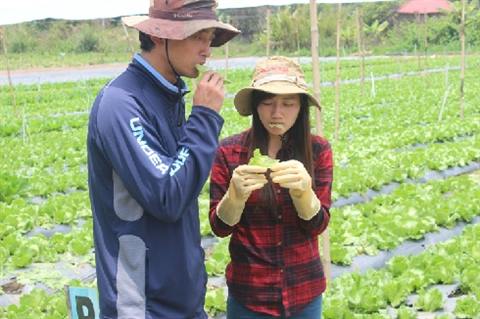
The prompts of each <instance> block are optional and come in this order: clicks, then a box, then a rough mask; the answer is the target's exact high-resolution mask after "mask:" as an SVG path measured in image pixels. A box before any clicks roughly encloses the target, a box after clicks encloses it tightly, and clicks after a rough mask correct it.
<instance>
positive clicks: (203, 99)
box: [193, 71, 225, 112]
mask: <svg viewBox="0 0 480 319" xmlns="http://www.w3.org/2000/svg"><path fill="white" fill-rule="evenodd" d="M224 98H225V89H224V87H223V78H222V76H221V75H220V74H218V73H216V72H212V71H208V72H206V73H205V74H204V75H203V77H202V79H201V80H200V81H199V82H198V84H197V89H196V91H195V94H194V96H193V105H201V106H205V107H208V108H210V109H212V110H214V111H215V112H220V109H221V108H222V105H223V99H224Z"/></svg>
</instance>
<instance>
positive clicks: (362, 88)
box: [357, 7, 365, 97]
mask: <svg viewBox="0 0 480 319" xmlns="http://www.w3.org/2000/svg"><path fill="white" fill-rule="evenodd" d="M357 43H358V52H359V53H360V61H361V62H360V91H361V94H362V97H363V95H364V91H365V48H364V47H363V17H362V8H360V7H358V8H357Z"/></svg>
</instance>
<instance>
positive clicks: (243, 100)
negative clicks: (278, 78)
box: [233, 82, 321, 116]
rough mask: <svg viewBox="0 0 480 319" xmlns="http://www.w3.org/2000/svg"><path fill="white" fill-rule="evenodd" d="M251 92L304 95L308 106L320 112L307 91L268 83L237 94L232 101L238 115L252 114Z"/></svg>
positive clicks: (317, 103) (281, 83) (316, 103)
mask: <svg viewBox="0 0 480 319" xmlns="http://www.w3.org/2000/svg"><path fill="white" fill-rule="evenodd" d="M253 91H262V92H266V93H272V94H305V95H306V96H307V97H308V105H309V106H316V107H318V109H319V110H321V107H320V103H319V102H318V100H317V99H316V98H315V97H314V96H313V95H311V94H310V93H309V92H308V91H306V90H304V89H302V88H300V87H298V86H296V85H294V84H292V83H288V82H270V83H266V84H264V85H262V86H259V87H253V86H249V87H246V88H243V89H241V90H240V91H238V92H237V94H236V95H235V98H234V99H233V104H234V105H235V108H236V109H237V111H238V113H240V115H243V116H248V115H250V114H252V92H253Z"/></svg>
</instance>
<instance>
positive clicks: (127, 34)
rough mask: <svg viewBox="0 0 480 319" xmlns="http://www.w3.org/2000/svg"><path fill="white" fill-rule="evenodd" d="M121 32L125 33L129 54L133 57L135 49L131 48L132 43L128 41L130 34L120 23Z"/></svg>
mask: <svg viewBox="0 0 480 319" xmlns="http://www.w3.org/2000/svg"><path fill="white" fill-rule="evenodd" d="M122 26H123V31H124V32H125V37H126V38H127V43H128V47H129V48H130V53H131V54H132V55H133V54H134V53H135V49H134V48H133V45H132V41H131V39H130V34H129V33H128V30H127V27H126V26H125V24H123V23H122Z"/></svg>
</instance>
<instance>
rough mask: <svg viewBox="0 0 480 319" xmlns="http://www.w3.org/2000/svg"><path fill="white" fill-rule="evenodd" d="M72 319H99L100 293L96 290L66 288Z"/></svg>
mask: <svg viewBox="0 0 480 319" xmlns="http://www.w3.org/2000/svg"><path fill="white" fill-rule="evenodd" d="M65 290H66V293H67V306H68V313H69V315H70V319H99V318H100V310H99V306H98V293H97V290H96V289H93V288H84V287H69V286H67V287H65Z"/></svg>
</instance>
